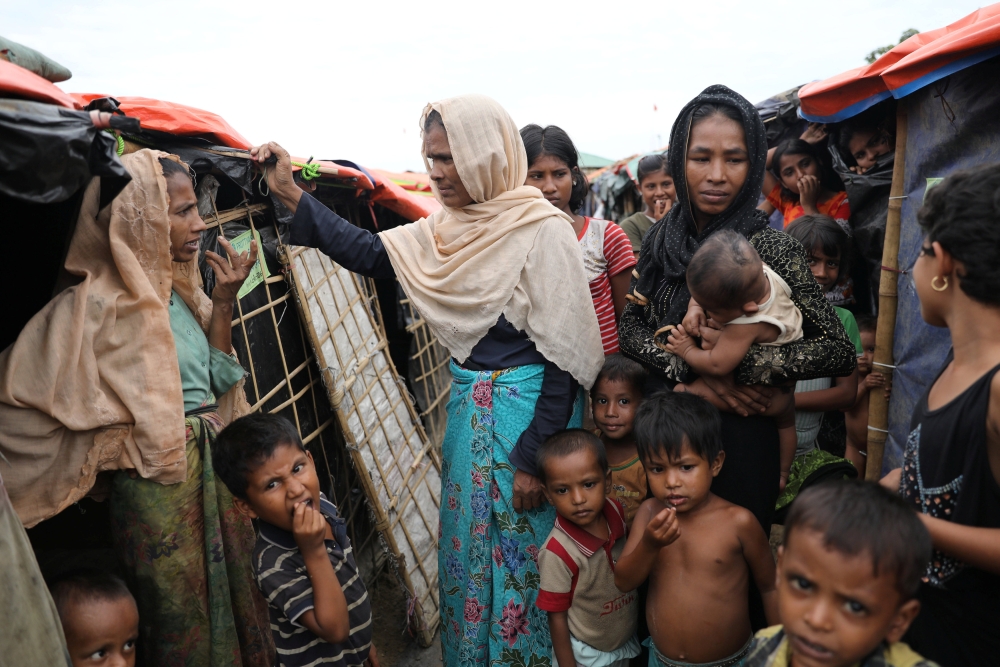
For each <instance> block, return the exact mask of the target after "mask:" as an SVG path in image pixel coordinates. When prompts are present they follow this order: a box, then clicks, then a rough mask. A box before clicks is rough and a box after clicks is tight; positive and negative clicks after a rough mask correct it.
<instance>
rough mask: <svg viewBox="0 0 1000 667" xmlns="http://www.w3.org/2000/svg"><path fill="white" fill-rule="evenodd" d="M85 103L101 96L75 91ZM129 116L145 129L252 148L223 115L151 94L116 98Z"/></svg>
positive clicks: (233, 146)
mask: <svg viewBox="0 0 1000 667" xmlns="http://www.w3.org/2000/svg"><path fill="white" fill-rule="evenodd" d="M73 97H74V98H75V99H76V100H77V101H79V103H80V104H81V105H82V106H86V105H87V104H88V103H89V102H90V101H91V100H95V99H97V98H100V97H109V96H108V95H100V94H95V93H73ZM115 99H117V100H118V103H119V105H120V107H119V108H121V110H122V111H123V112H124V113H125V115H126V116H131V117H132V118H138V119H139V121H140V122H141V123H142V128H143V129H144V130H157V131H159V132H169V133H170V134H176V135H177V136H179V137H202V138H204V139H207V140H209V141H211V142H212V143H214V144H216V145H219V146H228V147H230V148H244V149H245V148H250V142H249V141H247V140H246V138H245V137H244V136H243V135H242V134H240V133H239V132H237V131H236V130H235V129H233V126H232V125H230V124H229V123H227V122H226V121H225V120H224V119H223V118H222V116H219V115H217V114H214V113H212V112H211V111H204V110H203V109H196V108H195V107H189V106H187V105H185V104H177V103H175V102H164V101H162V100H153V99H150V98H148V97H115Z"/></svg>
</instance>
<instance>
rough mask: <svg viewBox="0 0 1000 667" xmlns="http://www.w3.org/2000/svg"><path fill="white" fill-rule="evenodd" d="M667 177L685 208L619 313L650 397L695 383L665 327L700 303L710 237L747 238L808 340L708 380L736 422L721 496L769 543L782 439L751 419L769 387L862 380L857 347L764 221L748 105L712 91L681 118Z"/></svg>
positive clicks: (653, 235)
mask: <svg viewBox="0 0 1000 667" xmlns="http://www.w3.org/2000/svg"><path fill="white" fill-rule="evenodd" d="M670 148H671V150H670V154H669V167H670V172H671V174H672V176H673V178H674V183H675V185H676V188H677V203H676V204H675V205H674V206H673V208H671V209H670V211H669V212H668V213H667V216H666V217H665V218H663V219H662V220H660V221H659V222H657V223H656V224H655V225H653V227H652V228H651V229H650V230H649V232H648V233H647V234H646V236H645V238H644V239H643V242H642V251H641V253H640V255H639V265H638V267H636V273H637V275H638V277H637V278H634V279H633V281H632V286H631V290H630V295H629V297H630V298H629V301H630V303H629V305H628V306H627V307H626V308H625V311H624V312H623V313H622V317H621V322H620V324H619V339H620V343H621V350H622V352H623V353H624V354H625V355H626V356H628V357H631V358H633V359H635V360H636V361H638V362H640V363H641V364H643V365H644V366H645V367H646V368H647V369H649V371H650V376H651V386H649V387H648V389H649V390H651V391H655V390H656V389H661V388H672V387H673V386H674V385H675V384H677V383H679V382H690V381H691V380H692V379H693V374H692V372H691V370H690V368H689V367H688V365H687V364H686V363H685V362H684V360H683V359H681V358H680V357H678V356H676V355H674V354H671V353H670V352H667V351H666V350H664V349H662V347H660V345H662V344H664V343H666V335H667V334H666V332H665V331H663V330H664V327H666V326H668V325H677V324H680V323H681V321H682V320H683V319H684V315H685V313H686V312H687V307H688V301H689V300H690V298H691V293H690V292H689V291H688V288H687V283H686V282H685V279H686V274H687V266H688V263H689V262H690V261H691V257H692V256H693V255H694V253H695V251H697V250H698V247H699V246H700V245H701V244H702V243H703V242H704V241H705V239H707V238H708V237H709V236H711V235H712V234H714V233H715V232H718V231H720V230H723V229H731V230H733V231H736V232H738V233H740V234H742V235H743V236H745V237H746V238H747V239H748V240H749V242H750V244H751V245H752V246H753V247H754V248H756V249H757V252H758V253H759V254H760V256H761V259H763V260H764V262H765V263H766V264H767V265H768V266H770V267H771V268H772V269H773V270H774V271H775V272H776V273H777V274H778V275H780V276H781V277H782V278H783V279H784V280H785V282H786V283H788V286H789V287H790V288H791V290H792V301H793V302H794V303H795V305H796V306H798V307H799V309H800V310H801V311H802V318H803V323H802V327H803V334H804V335H803V338H802V339H800V340H798V341H796V342H794V343H789V344H786V345H782V346H780V347H771V346H768V347H762V346H759V345H755V346H753V347H752V348H751V350H750V352H749V354H747V356H746V358H745V359H744V360H743V362H742V363H741V364H740V366H739V367H738V368H737V369H736V372H735V373H734V374H733V375H731V376H726V377H712V376H702V379H703V380H704V382H705V384H707V385H708V387H709V388H710V389H711V390H712V391H714V392H715V393H716V394H718V396H719V397H720V398H721V399H722V400H723V401H725V402H726V403H727V404H729V406H730V407H731V408H732V409H733V410H734V411H735V412H736V413H738V414H723V416H722V417H723V421H722V425H723V427H722V440H723V447H724V449H725V451H726V464H725V465H724V466H723V469H722V472H721V473H720V474H719V476H718V477H717V478H716V479H715V482H714V483H713V485H712V491H713V492H715V493H716V494H717V495H719V496H721V497H723V498H725V499H726V500H729V501H730V502H733V503H736V504H738V505H741V506H743V507H746V508H747V509H749V510H750V511H751V512H753V513H754V515H755V516H756V517H757V519H758V520H759V521H760V522H761V525H762V526H763V527H764V530H765V531H766V532H770V528H771V517H772V515H773V513H774V504H775V501H776V500H777V497H778V477H779V462H778V434H777V428H776V427H775V425H774V420H773V419H771V418H768V417H761V416H740V415H754V414H756V413H759V412H762V411H763V410H764V408H765V407H766V406H767V404H768V402H769V398H770V393H771V390H770V389H768V387H772V386H775V385H778V384H784V383H787V382H792V381H797V380H807V379H811V378H818V377H830V376H839V375H848V374H850V373H851V372H852V371H853V370H854V365H855V350H854V345H853V343H851V341H850V340H849V339H848V338H847V334H846V332H845V331H844V327H843V325H842V324H841V323H840V319H839V318H838V317H837V315H836V313H834V311H833V308H832V307H831V306H830V305H829V303H828V302H827V300H826V298H824V296H823V293H822V292H821V290H820V287H819V285H818V284H817V283H816V280H815V279H814V278H813V276H812V273H811V272H810V270H809V263H808V260H807V257H806V254H805V252H804V251H803V249H802V246H801V245H800V244H799V243H798V241H796V240H794V239H792V238H791V237H790V236H787V235H786V234H784V233H782V232H779V231H777V230H774V229H771V228H770V227H769V226H768V219H767V216H766V215H765V214H764V213H763V212H762V211H759V210H757V198H758V195H759V193H760V189H761V185H762V184H763V181H764V163H765V161H766V158H767V141H766V137H765V134H764V124H763V123H762V122H761V120H760V116H759V115H758V114H757V110H756V109H754V107H753V105H751V104H750V103H749V102H748V101H747V100H746V99H744V98H743V97H742V96H741V95H739V94H738V93H736V92H734V91H732V90H730V89H729V88H726V87H725V86H719V85H716V86H710V87H708V88H706V89H705V90H704V91H703V92H702V93H701V94H700V95H699V96H698V97H696V98H694V99H693V100H691V101H690V102H689V103H688V104H687V105H686V106H685V107H684V109H683V110H682V111H681V113H680V115H679V116H678V117H677V120H676V122H675V123H674V127H673V130H672V131H671V133H670Z"/></svg>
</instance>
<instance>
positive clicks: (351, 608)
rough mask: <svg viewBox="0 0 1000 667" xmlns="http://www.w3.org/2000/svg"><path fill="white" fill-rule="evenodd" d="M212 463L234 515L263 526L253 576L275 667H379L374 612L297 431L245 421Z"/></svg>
mask: <svg viewBox="0 0 1000 667" xmlns="http://www.w3.org/2000/svg"><path fill="white" fill-rule="evenodd" d="M212 463H213V465H214V466H215V472H216V474H217V475H218V476H219V477H220V478H221V479H222V481H223V482H225V484H226V487H228V488H229V491H230V492H231V493H232V494H233V501H234V503H235V505H236V508H237V509H238V510H239V511H241V512H244V513H245V514H247V515H249V516H250V517H251V518H254V519H258V520H259V521H258V530H259V536H258V537H257V545H256V547H254V553H253V565H254V570H255V571H254V574H255V576H256V578H257V585H258V586H259V587H260V590H261V592H262V593H263V594H264V597H265V598H266V599H267V601H268V610H269V612H270V616H271V630H272V634H273V636H274V646H275V648H276V649H277V652H278V662H279V664H280V665H281V666H282V667H294V666H298V665H316V664H320V663H322V664H324V665H335V666H337V667H346V666H348V665H366V666H368V667H378V657H377V654H376V652H375V646H374V645H373V644H372V612H371V604H370V602H369V600H368V591H367V589H366V588H365V584H364V581H362V579H361V576H360V574H359V573H358V566H357V564H356V563H355V561H354V552H353V549H352V547H351V541H350V539H349V538H348V537H347V530H346V525H345V523H344V520H343V519H341V518H340V516H339V515H338V514H337V508H336V507H335V506H334V505H333V503H331V502H330V501H328V500H327V499H326V497H325V496H323V494H321V493H320V490H319V478H318V477H317V476H316V466H315V465H314V463H313V458H312V454H310V453H309V452H308V451H306V448H305V446H304V445H303V444H302V440H301V439H300V438H299V434H298V432H297V431H296V430H295V427H294V426H292V424H291V423H290V422H289V421H288V420H287V419H285V418H283V417H279V416H277V415H270V414H264V413H256V414H252V415H248V416H246V417H241V418H240V419H237V420H236V421H234V422H232V423H231V424H230V425H229V426H227V427H226V428H225V429H223V430H222V432H220V433H219V436H218V439H217V440H216V442H215V446H214V447H213V449H212ZM303 573H305V576H303Z"/></svg>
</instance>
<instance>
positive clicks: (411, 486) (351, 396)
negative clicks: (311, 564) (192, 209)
mask: <svg viewBox="0 0 1000 667" xmlns="http://www.w3.org/2000/svg"><path fill="white" fill-rule="evenodd" d="M288 259H289V265H290V273H291V277H292V284H293V287H294V290H295V297H296V299H297V301H298V304H299V311H300V313H301V316H302V319H303V324H304V327H305V329H306V332H307V335H308V337H309V339H310V342H311V343H312V349H313V350H314V352H315V355H316V360H317V363H318V364H319V367H320V368H321V369H322V372H323V382H324V384H325V386H326V391H327V395H328V396H329V398H330V403H331V404H332V405H333V406H334V408H335V410H336V412H337V415H338V417H339V421H340V424H341V427H342V429H343V433H344V438H345V440H346V442H347V448H348V449H349V450H350V452H351V455H352V457H353V459H354V463H355V466H356V467H357V468H358V469H359V470H362V471H367V472H368V475H364V474H362V475H361V482H362V485H363V486H364V488H365V491H366V495H367V496H368V499H369V501H370V502H371V504H372V506H373V509H374V513H375V521H376V523H375V528H376V529H377V530H378V531H379V533H381V536H382V539H383V540H384V541H385V543H386V544H387V545H388V547H389V549H390V552H391V554H392V555H393V556H394V557H395V559H396V562H397V565H398V574H399V576H400V578H401V579H402V580H403V584H404V586H405V587H406V589H407V594H408V595H409V596H410V599H409V600H408V602H409V604H410V609H411V619H412V622H413V630H414V631H415V632H416V633H417V635H418V638H420V639H421V641H422V643H424V644H425V645H429V644H430V643H431V641H432V638H433V635H434V630H435V628H436V626H437V623H438V586H437V573H438V566H437V525H438V508H439V506H440V502H441V479H440V461H439V459H438V456H437V453H436V452H435V451H434V448H433V445H432V443H431V442H430V440H429V439H428V437H427V435H426V433H425V432H424V430H423V427H422V426H421V423H420V419H419V417H418V415H417V412H416V410H415V409H414V407H413V404H412V403H411V402H410V400H409V398H408V396H407V394H406V391H405V389H404V388H403V387H402V386H401V382H400V379H399V376H398V375H397V374H396V370H395V368H394V367H393V365H392V363H391V361H390V359H389V355H388V353H387V351H386V348H387V343H386V339H385V337H384V335H382V332H381V330H380V327H379V325H378V323H377V321H376V316H375V313H374V312H373V311H374V308H372V306H371V304H372V298H371V297H370V296H369V293H368V292H367V291H366V290H365V289H364V288H363V287H362V284H361V280H360V279H359V278H358V277H357V276H355V275H354V274H352V273H351V272H349V271H347V270H346V269H344V268H343V267H341V266H339V265H337V264H335V263H334V262H333V261H332V260H331V259H330V258H329V257H327V256H325V255H323V254H322V253H321V252H319V251H318V250H314V249H311V248H289V249H288Z"/></svg>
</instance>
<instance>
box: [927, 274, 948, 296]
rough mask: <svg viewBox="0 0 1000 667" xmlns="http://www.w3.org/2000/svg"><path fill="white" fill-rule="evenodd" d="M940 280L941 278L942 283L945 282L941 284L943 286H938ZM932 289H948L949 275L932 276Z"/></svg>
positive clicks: (941, 290) (939, 290) (938, 290)
mask: <svg viewBox="0 0 1000 667" xmlns="http://www.w3.org/2000/svg"><path fill="white" fill-rule="evenodd" d="M938 280H940V281H941V282H942V283H944V284H943V285H941V287H938V284H937V283H938ZM931 289H933V290H934V291H935V292H943V291H945V290H946V289H948V276H944V277H942V276H934V277H933V278H931Z"/></svg>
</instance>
